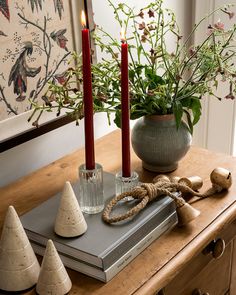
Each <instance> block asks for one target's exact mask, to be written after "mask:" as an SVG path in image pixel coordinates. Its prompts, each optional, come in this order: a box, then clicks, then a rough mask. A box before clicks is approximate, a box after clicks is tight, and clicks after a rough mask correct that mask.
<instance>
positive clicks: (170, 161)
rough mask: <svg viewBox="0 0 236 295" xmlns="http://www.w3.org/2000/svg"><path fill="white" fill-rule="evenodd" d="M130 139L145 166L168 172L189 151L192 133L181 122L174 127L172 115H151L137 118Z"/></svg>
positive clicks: (155, 170) (172, 169)
mask: <svg viewBox="0 0 236 295" xmlns="http://www.w3.org/2000/svg"><path fill="white" fill-rule="evenodd" d="M131 141H132V146H133V150H134V152H135V153H136V155H137V156H138V157H139V158H140V159H141V160H142V163H143V167H144V168H145V169H147V170H149V171H154V172H171V171H174V170H175V169H176V168H177V167H178V162H179V160H180V159H182V158H183V157H184V156H185V154H186V153H187V151H188V150H189V148H190V145H191V141H192V136H191V134H190V132H189V130H188V128H187V125H186V124H185V123H184V122H181V125H180V127H179V128H178V130H177V128H176V122H175V117H174V115H152V116H146V117H142V118H140V119H139V120H137V122H136V123H135V125H134V127H133V129H132V136H131Z"/></svg>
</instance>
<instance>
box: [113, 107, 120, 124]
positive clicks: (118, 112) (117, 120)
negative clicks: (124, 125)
mask: <svg viewBox="0 0 236 295" xmlns="http://www.w3.org/2000/svg"><path fill="white" fill-rule="evenodd" d="M114 123H115V124H116V126H117V127H118V128H121V111H120V110H117V111H116V114H115V119H114Z"/></svg>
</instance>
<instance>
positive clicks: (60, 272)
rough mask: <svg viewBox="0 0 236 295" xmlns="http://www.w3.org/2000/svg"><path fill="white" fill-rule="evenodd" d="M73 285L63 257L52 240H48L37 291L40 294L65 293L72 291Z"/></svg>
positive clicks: (54, 294) (58, 294)
mask: <svg viewBox="0 0 236 295" xmlns="http://www.w3.org/2000/svg"><path fill="white" fill-rule="evenodd" d="M71 287H72V283H71V280H70V278H69V276H68V274H67V272H66V269H65V267H64V265H63V263H62V261H61V258H60V257H59V255H58V253H57V250H56V248H55V246H54V244H53V242H52V240H48V242H47V247H46V250H45V253H44V256H43V262H42V265H41V270H40V274H39V279H38V283H37V286H36V292H37V294H39V295H44V294H45V295H48V294H50V295H64V294H67V293H68V292H69V291H70V289H71Z"/></svg>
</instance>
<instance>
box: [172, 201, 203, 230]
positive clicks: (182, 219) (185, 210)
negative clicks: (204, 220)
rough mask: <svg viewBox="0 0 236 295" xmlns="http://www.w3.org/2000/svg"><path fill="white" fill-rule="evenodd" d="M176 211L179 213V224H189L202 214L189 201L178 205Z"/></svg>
mask: <svg viewBox="0 0 236 295" xmlns="http://www.w3.org/2000/svg"><path fill="white" fill-rule="evenodd" d="M176 212H177V215H178V225H179V226H182V225H186V224H188V223H189V222H190V221H192V220H194V219H195V218H196V217H198V216H199V215H200V211H199V210H197V209H195V208H193V207H192V206H191V205H189V204H188V203H185V204H184V205H183V206H181V207H177V208H176Z"/></svg>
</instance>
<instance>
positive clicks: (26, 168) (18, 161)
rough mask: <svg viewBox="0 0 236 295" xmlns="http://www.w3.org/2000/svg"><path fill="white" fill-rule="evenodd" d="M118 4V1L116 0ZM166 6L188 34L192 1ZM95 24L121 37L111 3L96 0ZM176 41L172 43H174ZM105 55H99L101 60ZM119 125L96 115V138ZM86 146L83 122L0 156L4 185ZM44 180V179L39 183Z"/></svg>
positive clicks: (168, 1)
mask: <svg viewBox="0 0 236 295" xmlns="http://www.w3.org/2000/svg"><path fill="white" fill-rule="evenodd" d="M116 2H118V1H117V0H116ZM148 2H149V1H147V0H145V1H137V0H128V1H126V3H127V4H129V5H130V6H135V5H138V6H140V7H143V6H144V5H146V3H148ZM165 5H166V6H167V7H168V8H171V9H173V10H174V11H175V12H176V14H177V19H178V21H179V22H180V25H181V27H182V29H183V32H184V33H186V30H188V28H189V27H190V26H189V25H188V22H189V21H190V18H191V0H165ZM93 7H94V13H95V22H96V23H97V24H100V25H102V26H103V27H104V28H105V29H109V30H110V31H111V33H112V34H114V35H116V36H119V27H118V26H116V25H115V22H114V17H113V13H112V9H111V8H110V7H109V6H108V4H107V1H105V0H103V1H101V0H100V1H98V0H93ZM171 42H172V41H171V40H170V43H171ZM100 57H101V56H100V55H98V58H100ZM114 128H115V126H110V127H108V124H107V119H106V116H105V115H103V114H97V115H96V116H95V138H98V137H100V136H102V135H104V134H106V133H109V132H111V131H112V130H114ZM83 145H84V135H83V123H82V122H81V124H80V126H79V127H77V126H75V124H74V123H71V124H69V125H67V126H64V127H61V128H59V129H57V130H54V131H52V132H50V133H48V134H45V135H42V136H40V137H38V138H36V139H34V140H31V141H30V142H26V143H24V144H22V145H20V146H17V147H15V148H13V149H11V150H8V151H6V152H4V153H1V154H0V186H4V185H6V184H7V183H10V182H12V181H14V180H16V179H18V178H20V177H22V176H24V175H26V174H28V173H30V172H32V171H34V170H36V169H38V168H40V167H42V166H45V165H47V164H49V163H51V162H53V161H55V160H56V159H58V158H60V157H62V156H63V155H66V154H68V153H70V152H72V151H74V150H76V149H78V148H79V147H82V146H83ZM39 181H40V180H39Z"/></svg>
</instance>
